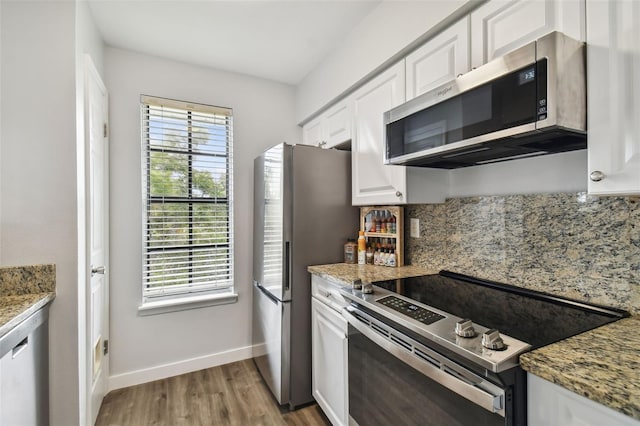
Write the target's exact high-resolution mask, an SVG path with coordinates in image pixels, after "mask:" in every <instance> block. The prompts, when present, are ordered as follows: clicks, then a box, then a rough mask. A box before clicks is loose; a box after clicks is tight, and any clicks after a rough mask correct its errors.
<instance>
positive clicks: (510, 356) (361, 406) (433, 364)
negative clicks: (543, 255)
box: [341, 271, 627, 426]
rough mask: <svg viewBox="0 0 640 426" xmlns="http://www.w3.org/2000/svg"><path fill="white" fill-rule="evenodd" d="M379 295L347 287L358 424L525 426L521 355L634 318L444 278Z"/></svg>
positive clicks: (353, 418)
mask: <svg viewBox="0 0 640 426" xmlns="http://www.w3.org/2000/svg"><path fill="white" fill-rule="evenodd" d="M373 288H374V293H373V294H363V293H362V292H360V291H357V290H353V289H350V288H348V287H345V288H343V289H342V290H341V294H342V295H343V297H345V299H347V300H348V301H349V306H347V308H345V310H343V316H344V317H345V318H346V319H347V321H348V323H349V332H348V339H349V340H348V349H349V350H348V358H349V359H348V366H349V368H348V381H349V418H350V423H351V424H357V425H360V426H368V425H391V424H392V425H434V426H436V425H437V426H441V425H469V426H471V425H473V426H485V425H487V426H488V425H492V426H493V425H495V426H497V425H511V426H513V425H526V418H527V413H526V374H525V372H524V371H523V370H522V369H521V368H520V366H519V364H518V357H519V355H520V354H521V353H524V352H526V351H528V350H530V349H532V348H535V347H539V346H542V345H545V344H548V343H551V342H553V341H557V340H560V339H562V338H565V337H568V336H570V335H574V334H576V333H579V332H581V331H586V330H588V329H591V328H594V327H597V326H599V325H602V324H605V323H608V322H611V321H615V320H617V319H619V318H622V317H623V316H625V315H627V314H626V313H625V312H624V311H619V310H615V309H609V308H603V307H598V306H593V305H587V304H584V303H580V302H575V301H570V300H566V299H561V298H558V297H555V296H550V295H545V294H542V293H537V292H532V291H529V290H524V289H519V288H516V287H512V286H509V285H506V284H501V283H494V282H490V281H483V280H478V279H476V278H473V277H467V276H464V275H459V274H453V273H450V272H446V271H443V272H441V273H440V274H438V275H432V276H431V275H429V276H423V277H414V278H409V279H403V280H394V281H388V282H380V283H376V285H374V286H373ZM463 311H464V314H463ZM469 318H471V319H472V320H470V319H469ZM487 326H488V327H487ZM494 327H499V328H500V331H498V330H497V329H496V328H494Z"/></svg>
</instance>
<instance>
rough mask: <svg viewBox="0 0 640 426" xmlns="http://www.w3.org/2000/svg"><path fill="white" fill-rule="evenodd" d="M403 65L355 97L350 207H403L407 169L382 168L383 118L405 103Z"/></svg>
mask: <svg viewBox="0 0 640 426" xmlns="http://www.w3.org/2000/svg"><path fill="white" fill-rule="evenodd" d="M404 92H405V78H404V61H401V62H399V63H397V64H396V65H394V66H393V67H391V68H389V69H387V70H386V71H384V72H383V73H381V74H379V75H378V76H377V77H375V78H374V79H373V80H371V81H370V82H368V83H367V84H365V85H364V86H362V87H361V88H360V89H358V90H357V91H356V92H355V93H354V100H353V115H354V127H353V135H352V136H353V138H352V140H351V161H352V171H351V177H352V179H351V183H352V188H353V190H352V200H353V205H375V204H400V203H405V193H406V169H405V167H403V166H388V165H384V164H383V161H384V155H383V154H384V145H385V142H384V124H383V117H382V116H383V114H384V112H385V111H388V110H390V109H391V108H394V107H396V106H398V105H400V104H401V103H402V102H404Z"/></svg>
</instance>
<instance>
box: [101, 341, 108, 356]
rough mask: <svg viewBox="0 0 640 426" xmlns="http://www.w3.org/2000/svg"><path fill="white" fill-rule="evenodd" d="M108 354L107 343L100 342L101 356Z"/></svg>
mask: <svg viewBox="0 0 640 426" xmlns="http://www.w3.org/2000/svg"><path fill="white" fill-rule="evenodd" d="M108 353H109V341H108V340H104V341H103V342H102V355H106V354H108Z"/></svg>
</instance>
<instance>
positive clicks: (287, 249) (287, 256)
mask: <svg viewBox="0 0 640 426" xmlns="http://www.w3.org/2000/svg"><path fill="white" fill-rule="evenodd" d="M282 280H283V281H284V282H283V287H284V290H285V291H288V290H289V288H290V286H291V242H290V241H285V242H284V274H282Z"/></svg>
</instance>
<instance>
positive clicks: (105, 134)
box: [102, 123, 107, 138]
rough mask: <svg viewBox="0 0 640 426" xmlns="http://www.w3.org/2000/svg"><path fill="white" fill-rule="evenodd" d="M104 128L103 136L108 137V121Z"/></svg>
mask: <svg viewBox="0 0 640 426" xmlns="http://www.w3.org/2000/svg"><path fill="white" fill-rule="evenodd" d="M102 129H103V132H102V133H103V137H105V138H106V137H107V123H104V125H103V126H102Z"/></svg>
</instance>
